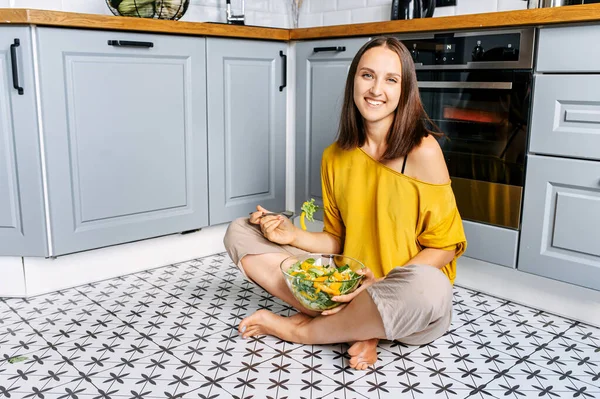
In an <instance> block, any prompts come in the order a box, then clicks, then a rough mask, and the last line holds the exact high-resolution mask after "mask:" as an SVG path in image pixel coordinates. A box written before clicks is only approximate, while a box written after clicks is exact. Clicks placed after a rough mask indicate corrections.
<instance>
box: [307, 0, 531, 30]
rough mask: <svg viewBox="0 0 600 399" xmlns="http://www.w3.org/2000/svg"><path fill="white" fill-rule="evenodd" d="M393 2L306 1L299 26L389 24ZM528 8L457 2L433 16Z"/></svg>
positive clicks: (514, 0)
mask: <svg viewBox="0 0 600 399" xmlns="http://www.w3.org/2000/svg"><path fill="white" fill-rule="evenodd" d="M391 5H392V0H304V2H303V4H302V9H301V12H300V21H299V24H298V25H299V26H300V27H302V28H307V27H311V26H328V25H343V24H351V23H361V22H376V21H389V20H390V14H391ZM525 8H527V1H524V0H456V6H452V7H439V8H436V9H435V12H434V17H443V16H448V15H464V14H476V13H483V12H494V11H507V10H519V9H525Z"/></svg>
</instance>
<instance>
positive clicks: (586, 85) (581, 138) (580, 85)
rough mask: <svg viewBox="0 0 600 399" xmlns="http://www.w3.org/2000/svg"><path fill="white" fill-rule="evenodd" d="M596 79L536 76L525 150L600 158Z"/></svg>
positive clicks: (599, 102) (599, 99)
mask: <svg viewBox="0 0 600 399" xmlns="http://www.w3.org/2000/svg"><path fill="white" fill-rule="evenodd" d="M599 92H600V76H595V75H538V76H536V78H535V95H534V99H533V113H532V123H531V140H530V145H529V151H530V152H533V153H539V154H548V155H561V156H568V157H569V156H570V157H575V158H589V159H600V96H598V93H599Z"/></svg>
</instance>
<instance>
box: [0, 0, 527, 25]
mask: <svg viewBox="0 0 600 399" xmlns="http://www.w3.org/2000/svg"><path fill="white" fill-rule="evenodd" d="M291 1H292V0H246V24H248V25H259V26H271V27H277V28H289V27H291V26H292V23H291V18H290V14H291V11H290V4H291ZM232 4H233V9H234V12H237V11H238V10H239V4H240V0H232ZM391 4H392V0H304V2H303V4H302V9H301V10H300V21H299V26H300V27H311V26H326V25H342V24H350V23H359V22H375V21H389V19H390V9H391ZM0 7H15V8H39V9H46V10H59V11H71V12H82V13H90V14H108V15H112V14H111V12H110V10H109V9H108V7H107V6H106V1H105V0H0ZM524 8H527V1H524V0H457V5H456V6H454V7H441V8H437V9H436V10H435V14H434V16H435V17H439V16H447V15H463V14H473V13H481V12H494V11H505V10H517V9H524ZM182 21H196V22H201V21H216V22H224V21H225V0H191V2H190V8H189V9H188V11H187V13H186V14H185V16H184V17H183V18H182Z"/></svg>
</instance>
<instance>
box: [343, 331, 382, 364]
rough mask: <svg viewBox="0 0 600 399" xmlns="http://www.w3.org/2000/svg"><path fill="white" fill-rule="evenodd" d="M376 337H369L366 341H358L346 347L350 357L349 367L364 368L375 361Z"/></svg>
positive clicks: (377, 341)
mask: <svg viewBox="0 0 600 399" xmlns="http://www.w3.org/2000/svg"><path fill="white" fill-rule="evenodd" d="M378 343H379V339H378V338H373V339H369V340H367V341H359V342H355V343H354V344H352V346H351V347H350V349H348V354H349V355H350V356H351V358H350V367H352V368H353V369H356V370H365V369H366V368H367V367H369V366H372V365H374V364H375V362H376V361H377V344H378Z"/></svg>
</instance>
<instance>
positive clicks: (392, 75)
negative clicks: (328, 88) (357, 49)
mask: <svg viewBox="0 0 600 399" xmlns="http://www.w3.org/2000/svg"><path fill="white" fill-rule="evenodd" d="M401 74H402V66H401V64H400V58H399V57H398V54H396V53H395V52H394V51H392V50H390V49H389V48H387V47H384V46H379V47H373V48H371V49H370V50H368V51H367V52H365V53H364V54H363V56H362V57H361V59H360V62H359V63H358V69H357V70H356V75H355V76H354V103H355V104H356V107H357V108H358V110H359V111H360V114H361V115H362V117H363V118H364V121H365V124H366V125H367V128H368V126H369V125H373V124H382V123H385V124H387V127H389V126H391V124H392V122H393V121H394V113H395V111H396V108H397V107H398V103H399V102H400V93H401V90H400V88H401V78H402V75H401Z"/></svg>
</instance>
